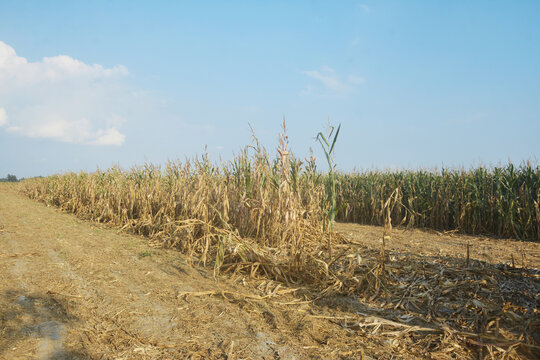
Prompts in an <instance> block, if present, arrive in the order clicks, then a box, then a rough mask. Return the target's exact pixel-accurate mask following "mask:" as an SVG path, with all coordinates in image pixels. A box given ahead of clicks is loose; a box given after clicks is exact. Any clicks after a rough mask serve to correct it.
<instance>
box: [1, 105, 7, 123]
mask: <svg viewBox="0 0 540 360" xmlns="http://www.w3.org/2000/svg"><path fill="white" fill-rule="evenodd" d="M6 124H7V113H6V110H5V109H4V108H1V107H0V126H4V125H6Z"/></svg>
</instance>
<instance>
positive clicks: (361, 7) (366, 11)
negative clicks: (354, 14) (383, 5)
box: [356, 3, 371, 13]
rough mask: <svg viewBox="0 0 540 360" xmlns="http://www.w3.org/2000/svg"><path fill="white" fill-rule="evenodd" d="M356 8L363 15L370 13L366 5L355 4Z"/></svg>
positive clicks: (369, 8)
mask: <svg viewBox="0 0 540 360" xmlns="http://www.w3.org/2000/svg"><path fill="white" fill-rule="evenodd" d="M356 7H357V8H358V9H359V10H361V11H362V12H365V13H370V12H371V7H370V6H369V5H367V4H364V3H358V4H356Z"/></svg>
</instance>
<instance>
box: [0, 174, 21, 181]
mask: <svg viewBox="0 0 540 360" xmlns="http://www.w3.org/2000/svg"><path fill="white" fill-rule="evenodd" d="M18 181H19V179H17V177H16V176H15V175H11V174H8V176H6V177H5V178H0V182H18Z"/></svg>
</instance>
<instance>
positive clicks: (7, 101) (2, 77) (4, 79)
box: [0, 41, 128, 146]
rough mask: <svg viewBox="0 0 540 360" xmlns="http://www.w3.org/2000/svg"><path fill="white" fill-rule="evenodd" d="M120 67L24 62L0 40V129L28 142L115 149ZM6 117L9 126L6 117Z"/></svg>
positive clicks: (120, 138)
mask: <svg viewBox="0 0 540 360" xmlns="http://www.w3.org/2000/svg"><path fill="white" fill-rule="evenodd" d="M127 75H128V71H127V69H126V67H125V66H122V65H117V66H114V67H112V68H105V67H103V66H102V65H99V64H93V65H88V64H86V63H84V62H82V61H80V60H77V59H74V58H72V57H70V56H67V55H58V56H54V57H45V58H43V60H42V61H37V62H29V61H28V60H27V59H26V58H24V57H21V56H18V55H17V53H16V52H15V49H13V48H12V47H11V46H9V45H8V44H6V43H4V42H2V41H0V101H1V103H0V106H1V107H0V126H1V125H8V126H7V127H6V131H8V132H11V133H15V134H19V135H22V136H26V137H30V138H47V139H53V140H57V141H62V142H67V143H76V144H87V145H96V146H111V145H113V146H120V145H122V144H123V143H124V141H125V135H123V134H122V133H121V132H120V126H121V124H122V123H123V122H124V121H125V120H124V117H122V116H121V115H119V114H118V113H117V112H118V110H121V106H122V104H121V102H119V103H118V104H115V103H114V102H111V98H125V96H124V95H123V94H122V91H123V90H125V88H124V87H123V86H122V83H121V79H122V78H124V77H125V76H127ZM8 114H9V124H8V123H7V117H8Z"/></svg>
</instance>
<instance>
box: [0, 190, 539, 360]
mask: <svg viewBox="0 0 540 360" xmlns="http://www.w3.org/2000/svg"><path fill="white" fill-rule="evenodd" d="M337 230H338V231H339V232H341V233H342V234H343V235H344V236H346V237H347V239H349V240H350V241H351V242H352V243H357V244H359V246H363V247H373V248H376V249H378V248H379V247H380V244H381V240H380V239H381V234H382V229H381V228H378V227H371V226H359V225H354V224H338V226H337ZM467 244H470V245H471V246H470V249H469V250H470V258H471V259H478V260H483V261H487V262H490V263H504V262H511V261H512V254H513V258H514V262H515V263H517V264H514V265H515V266H516V267H517V266H520V265H521V264H522V263H523V265H525V266H527V267H528V268H536V269H538V268H540V244H537V243H531V242H517V241H511V240H501V239H489V238H485V237H470V236H461V235H456V234H452V235H448V234H447V235H440V234H437V233H428V232H422V231H418V230H413V231H408V232H404V231H401V230H396V231H394V234H393V236H392V241H389V242H387V247H388V248H389V249H390V250H392V251H395V252H400V253H403V252H410V253H414V254H416V255H423V254H425V255H426V256H452V257H454V258H463V260H464V257H465V256H466V255H465V254H466V248H467ZM522 254H526V257H523V256H522ZM194 262H195V261H194V259H188V258H186V257H185V256H183V255H181V254H179V253H178V252H176V251H174V250H167V249H161V248H155V247H152V246H150V245H149V243H148V239H145V238H143V237H139V236H134V235H129V234H125V233H123V232H121V231H118V230H115V229H110V228H106V227H103V226H100V225H98V224H93V223H88V222H85V221H82V220H80V219H78V218H76V217H75V216H73V215H70V214H66V213H62V212H60V211H59V210H57V209H54V208H50V207H47V206H45V205H43V204H41V203H37V202H34V201H32V200H29V199H27V198H25V197H24V196H22V195H20V194H18V193H16V191H15V190H14V188H13V187H11V186H9V185H1V186H0V359H183V358H203V359H206V358H208V359H214V358H217V359H338V358H343V359H349V358H357V359H361V358H363V359H390V358H406V359H414V358H426V357H430V356H429V351H428V352H427V353H419V352H416V350H411V351H404V350H403V347H397V346H395V345H396V344H395V343H393V342H389V341H388V338H387V337H378V336H376V333H375V332H371V333H372V334H375V335H373V336H372V335H370V333H365V332H363V331H362V332H361V331H355V328H354V327H347V326H344V325H343V323H342V322H340V319H352V318H353V317H354V316H358V315H357V314H359V313H361V314H364V316H365V315H366V314H367V315H369V314H379V315H380V312H378V311H376V310H374V309H372V308H371V307H370V306H369V305H367V304H365V303H363V302H362V301H360V299H358V298H354V297H346V296H337V295H334V296H333V297H332V298H326V299H319V300H316V301H314V300H313V299H309V297H308V296H307V295H306V294H307V290H306V291H305V292H304V291H302V289H298V288H288V287H287V286H285V285H283V284H279V283H276V282H272V281H269V280H265V279H251V278H249V277H248V276H235V277H225V276H222V277H220V278H219V279H216V278H215V277H214V275H213V271H212V269H211V268H202V267H200V266H198V265H196V264H193V263H194ZM294 290H296V291H294ZM381 316H382V315H381ZM399 341H401V340H399ZM428 350H429V349H428ZM473 355H475V354H473V353H471V354H470V356H471V358H472V357H473ZM475 356H476V355H475ZM434 358H437V356H434ZM448 358H455V357H452V354H449V355H448Z"/></svg>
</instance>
